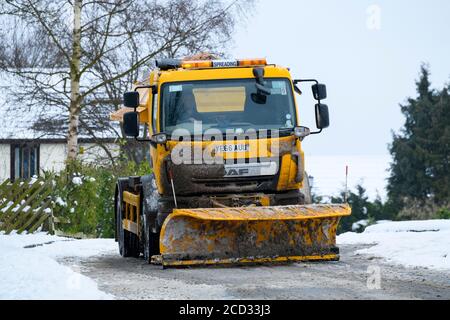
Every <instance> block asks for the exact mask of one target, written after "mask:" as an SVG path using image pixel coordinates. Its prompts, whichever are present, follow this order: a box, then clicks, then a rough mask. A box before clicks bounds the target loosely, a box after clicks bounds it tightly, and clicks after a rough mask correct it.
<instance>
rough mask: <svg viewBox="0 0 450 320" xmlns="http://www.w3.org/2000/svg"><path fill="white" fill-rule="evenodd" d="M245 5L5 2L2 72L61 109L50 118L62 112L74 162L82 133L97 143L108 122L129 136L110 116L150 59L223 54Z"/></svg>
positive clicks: (211, 0)
mask: <svg viewBox="0 0 450 320" xmlns="http://www.w3.org/2000/svg"><path fill="white" fill-rule="evenodd" d="M242 6H252V2H248V1H244V0H235V1H225V0H168V1H157V0H147V1H146V0H110V1H105V0H90V1H88V0H84V1H83V0H72V1H53V0H15V1H12V0H6V1H5V2H3V3H2V4H0V16H1V17H3V18H2V19H1V21H0V39H3V40H5V42H3V43H6V46H4V47H2V48H0V68H3V69H4V70H5V71H7V72H10V73H13V74H15V75H17V76H18V77H19V78H20V79H21V80H22V81H23V82H24V83H26V85H24V86H23V87H22V88H20V90H19V92H18V93H17V95H16V97H17V98H18V99H22V101H26V103H27V104H29V105H31V106H33V107H35V106H36V105H40V106H45V107H46V108H55V110H56V108H59V109H58V110H63V111H61V112H60V113H58V112H56V113H55V112H53V113H50V118H58V121H61V120H64V119H62V118H63V116H62V115H64V117H65V121H64V122H65V123H67V146H68V155H67V159H68V160H73V159H75V158H76V156H77V154H78V137H79V132H80V128H82V129H84V131H85V132H86V134H88V135H91V136H93V137H94V138H95V135H96V133H98V130H95V129H96V127H97V128H98V127H101V126H102V125H103V126H105V127H104V128H105V130H109V131H112V132H115V133H116V134H117V136H118V137H123V132H122V130H121V128H119V129H117V128H115V127H113V126H111V125H110V124H109V123H107V121H105V114H106V115H107V113H108V112H109V111H113V110H116V109H118V107H119V106H120V100H121V99H120V97H121V94H122V93H123V92H124V91H125V90H126V89H127V88H130V86H131V84H132V83H133V82H134V81H136V80H137V79H139V78H142V77H143V75H144V74H145V73H146V72H147V70H148V69H149V68H151V67H152V59H154V58H155V57H162V56H168V57H175V56H178V57H179V56H184V55H189V54H193V53H196V52H201V51H210V52H214V53H217V54H223V48H225V47H226V44H227V43H228V42H229V41H230V38H231V36H232V32H233V30H234V27H235V25H236V23H237V21H236V17H237V16H238V15H239V14H241V13H242V12H244V10H242ZM100 109H102V110H100ZM105 110H107V111H108V112H104V111H105ZM46 116H47V118H48V117H49V113H48V112H43V118H44V120H45V117H46ZM47 120H48V119H47ZM54 121H56V120H55V119H54ZM44 122H45V121H44ZM105 151H107V150H106V149H105Z"/></svg>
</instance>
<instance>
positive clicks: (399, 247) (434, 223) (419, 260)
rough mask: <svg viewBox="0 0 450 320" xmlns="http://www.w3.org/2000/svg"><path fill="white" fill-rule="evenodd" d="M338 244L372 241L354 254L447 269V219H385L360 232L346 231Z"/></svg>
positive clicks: (449, 238)
mask: <svg viewBox="0 0 450 320" xmlns="http://www.w3.org/2000/svg"><path fill="white" fill-rule="evenodd" d="M337 242H338V246H339V245H340V244H373V246H371V247H369V248H367V249H361V250H358V251H356V254H363V255H371V256H375V257H381V258H385V259H386V260H387V261H388V262H391V263H397V264H401V265H404V266H408V267H425V268H430V269H436V270H450V220H427V221H399V222H384V223H380V224H375V225H372V226H369V227H367V228H366V229H365V231H364V232H363V233H353V232H347V233H344V234H341V235H339V236H338V237H337Z"/></svg>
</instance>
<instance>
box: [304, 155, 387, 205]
mask: <svg viewBox="0 0 450 320" xmlns="http://www.w3.org/2000/svg"><path fill="white" fill-rule="evenodd" d="M390 161H391V157H390V156H389V155H345V156H340V155H331V156H317V155H309V154H306V155H305V167H306V171H307V172H308V175H311V176H313V177H314V181H313V191H314V192H315V193H317V194H319V195H323V196H332V195H338V194H339V191H341V190H343V189H344V186H345V166H347V165H348V167H349V172H348V187H349V189H351V190H354V189H355V186H356V185H357V184H358V183H362V185H363V187H364V188H366V189H367V195H368V196H369V198H370V199H371V200H374V199H375V197H376V196H377V194H379V195H380V196H381V197H382V198H383V199H384V197H385V196H386V191H385V187H386V178H387V177H388V171H387V169H388V168H389V162H390Z"/></svg>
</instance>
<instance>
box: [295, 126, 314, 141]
mask: <svg viewBox="0 0 450 320" xmlns="http://www.w3.org/2000/svg"><path fill="white" fill-rule="evenodd" d="M310 133H311V131H310V130H309V128H308V127H295V128H294V134H295V136H296V137H297V138H300V139H302V138H304V137H307V136H309V134H310Z"/></svg>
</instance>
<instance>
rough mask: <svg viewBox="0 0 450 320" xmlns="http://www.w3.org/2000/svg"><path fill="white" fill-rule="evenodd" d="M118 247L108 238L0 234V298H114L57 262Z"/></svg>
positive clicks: (91, 281) (42, 234)
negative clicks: (83, 238)
mask: <svg viewBox="0 0 450 320" xmlns="http://www.w3.org/2000/svg"><path fill="white" fill-rule="evenodd" d="M112 250H114V251H116V250H117V244H116V243H115V242H114V240H111V239H91V240H71V239H67V238H63V237H56V236H50V235H46V234H44V233H37V234H32V235H17V234H15V235H0V252H1V254H0V299H58V300H59V299H113V298H114V297H112V296H111V295H108V294H106V293H103V292H101V291H100V290H98V288H97V284H96V283H95V282H94V281H93V280H91V279H89V278H87V277H85V276H83V275H81V274H80V273H78V272H75V271H73V270H76V269H77V266H73V267H72V268H69V267H66V266H63V265H61V264H59V263H58V262H57V261H56V260H57V259H58V258H63V257H89V256H93V255H101V254H102V253H107V252H111V251H112Z"/></svg>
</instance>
